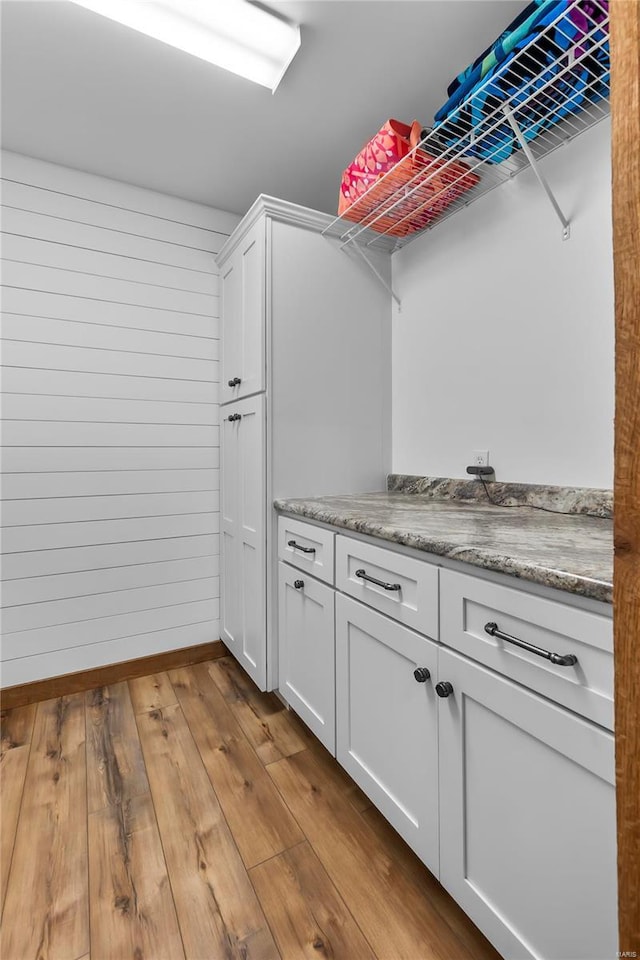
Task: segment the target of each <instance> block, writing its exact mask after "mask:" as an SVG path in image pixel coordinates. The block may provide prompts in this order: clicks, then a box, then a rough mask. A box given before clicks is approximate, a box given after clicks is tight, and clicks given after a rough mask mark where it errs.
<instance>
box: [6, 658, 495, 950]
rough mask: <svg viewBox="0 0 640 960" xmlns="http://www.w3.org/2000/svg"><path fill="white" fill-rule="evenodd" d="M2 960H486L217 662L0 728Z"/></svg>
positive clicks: (271, 713) (309, 744) (279, 713)
mask: <svg viewBox="0 0 640 960" xmlns="http://www.w3.org/2000/svg"><path fill="white" fill-rule="evenodd" d="M0 775H1V780H0V785H1V786H0V814H1V817H2V819H1V835H0V837H1V845H0V855H1V861H0V882H1V883H2V892H1V897H2V901H1V902H2V903H3V916H2V934H1V941H0V956H1V957H2V958H3V960H129V958H131V960H235V958H237V960H240V958H243V960H277V958H282V960H306V958H308V960H311V958H318V957H325V958H332V960H376V958H377V960H499V958H498V954H497V953H496V952H495V951H494V950H493V948H492V947H491V946H490V945H489V943H488V942H487V941H486V940H485V939H484V937H483V936H482V935H481V934H480V933H479V931H478V930H477V929H476V928H475V927H474V926H473V924H472V923H471V921H470V920H468V918H467V917H466V916H465V915H464V913H463V912H462V911H461V910H460V909H459V908H458V907H457V906H456V904H455V903H454V902H453V900H451V898H450V897H449V896H448V894H447V893H446V892H445V891H444V889H443V888H442V887H441V886H440V884H439V883H438V882H437V881H436V880H435V878H434V877H433V876H432V875H431V874H430V873H429V871H428V870H427V869H426V868H425V867H424V866H423V865H422V864H421V863H420V862H419V861H418V859H417V858H416V857H415V856H414V854H413V853H412V852H411V850H410V849H409V848H408V847H407V846H406V844H405V843H404V842H403V841H402V840H401V839H400V838H399V837H398V835H397V834H396V833H395V832H394V831H393V830H392V829H391V828H390V827H389V825H388V824H387V823H386V822H385V821H384V819H383V818H382V817H381V816H380V814H379V813H378V812H377V810H376V809H375V808H374V807H372V806H371V804H370V803H369V801H368V800H367V798H366V797H365V796H364V794H363V793H362V792H361V791H360V790H359V789H358V787H357V786H356V785H355V784H354V783H353V781H352V780H351V779H350V778H349V777H348V776H347V775H346V774H345V772H344V771H343V770H342V768H341V767H340V766H339V765H338V764H337V763H336V762H335V761H334V760H333V758H332V757H331V756H330V755H329V754H328V753H327V751H326V750H325V749H324V748H323V747H322V746H321V745H320V744H319V743H318V741H317V740H316V739H315V738H314V737H313V736H312V734H311V733H310V732H309V731H308V730H307V729H306V727H305V726H304V725H303V724H302V723H301V722H300V720H299V719H298V718H297V717H296V715H295V714H294V713H292V712H290V711H288V710H286V709H285V708H284V707H283V705H282V703H281V702H280V701H279V700H278V698H277V697H276V696H274V695H273V694H261V693H260V692H259V691H258V690H257V688H256V687H255V686H254V684H253V683H252V682H251V680H250V679H249V678H248V677H247V676H246V674H244V673H243V671H242V670H241V668H240V667H238V665H237V664H236V662H235V661H234V660H233V659H231V658H230V657H225V658H223V659H221V660H217V661H215V662H211V663H200V664H196V665H194V666H189V667H181V668H179V669H174V670H171V671H170V672H169V673H162V674H156V675H153V676H149V677H141V678H138V679H134V680H129V681H128V682H124V681H123V682H120V683H115V684H113V685H112V686H108V687H100V688H98V689H96V690H90V691H88V692H86V693H78V694H73V695H71V696H68V697H62V698H59V699H56V700H48V701H45V702H42V703H39V704H37V705H36V704H32V705H29V706H24V707H16V708H14V709H13V710H10V711H8V712H6V714H4V715H3V717H2V743H1V749H0Z"/></svg>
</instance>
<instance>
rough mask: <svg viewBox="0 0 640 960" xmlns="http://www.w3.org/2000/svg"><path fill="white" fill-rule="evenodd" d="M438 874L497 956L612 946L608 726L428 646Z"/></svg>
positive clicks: (582, 959)
mask: <svg viewBox="0 0 640 960" xmlns="http://www.w3.org/2000/svg"><path fill="white" fill-rule="evenodd" d="M438 679H439V680H440V681H448V682H449V683H450V684H451V685H452V687H453V693H452V694H451V695H450V696H448V697H446V699H442V700H441V701H440V705H439V706H440V716H439V724H440V880H441V882H442V883H443V884H444V886H445V887H447V889H448V890H449V892H450V893H451V894H452V895H453V897H454V898H455V899H456V900H457V901H458V903H459V904H460V905H461V906H462V908H463V909H464V910H465V911H466V912H467V913H468V914H469V916H470V917H471V918H472V919H473V920H474V921H475V923H476V924H477V925H478V926H479V927H480V929H481V930H482V931H483V932H484V933H485V935H486V936H487V937H488V938H489V939H490V940H491V941H492V942H493V944H494V945H495V946H496V948H497V949H498V950H499V951H500V953H501V954H502V955H503V956H504V957H505V958H506V960H514V958H518V960H520V958H527V960H533V958H540V957H544V960H603V958H604V957H615V955H616V950H617V949H618V947H617V907H616V830H615V794H614V744H613V737H612V736H611V734H609V733H608V732H606V731H605V730H602V729H601V728H599V727H596V726H595V724H592V723H590V722H589V721H586V720H583V719H581V718H580V717H578V716H577V715H575V714H572V713H569V712H568V711H566V710H564V709H562V708H561V707H558V706H556V705H555V704H553V703H551V702H549V701H547V700H544V699H543V698H542V697H538V696H537V695H536V694H534V693H531V692H529V691H528V690H525V689H524V688H523V687H519V686H518V685H517V684H515V683H513V682H512V681H510V680H507V679H505V678H504V677H501V676H499V675H497V674H494V673H492V672H491V671H489V670H487V669H485V668H484V667H481V666H479V665H477V664H474V663H472V662H471V661H469V660H467V659H466V658H465V657H461V656H459V655H458V654H455V653H451V652H450V651H447V650H441V651H440V666H439V676H438Z"/></svg>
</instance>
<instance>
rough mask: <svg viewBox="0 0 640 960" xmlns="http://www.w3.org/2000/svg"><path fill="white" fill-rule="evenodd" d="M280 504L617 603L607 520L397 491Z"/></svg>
mask: <svg viewBox="0 0 640 960" xmlns="http://www.w3.org/2000/svg"><path fill="white" fill-rule="evenodd" d="M540 489H542V488H540ZM275 507H276V509H277V510H280V511H282V512H284V513H290V514H295V515H296V516H300V517H306V518H307V519H309V520H317V521H319V522H321V523H327V524H331V525H332V526H335V527H340V528H342V529H346V530H354V531H357V532H358V533H363V534H368V535H369V536H372V537H378V538H380V539H382V540H388V541H390V542H392V543H400V544H404V545H405V546H407V547H413V548H414V549H417V550H424V551H426V552H428V553H433V554H436V555H437V556H441V557H449V558H451V559H453V560H461V561H464V562H465V563H469V564H473V565H474V566H477V567H484V568H485V569H487V570H496V571H498V572H500V573H506V574H509V575H511V576H513V577H519V578H521V579H522V580H529V581H531V582H532V583H539V584H542V585H544V586H546V587H555V588H556V589H558V590H565V591H568V592H569V593H574V594H579V595H580V596H583V597H591V598H592V599H594V600H602V601H605V602H607V603H611V600H612V580H613V531H612V521H611V519H609V518H607V517H601V516H592V515H585V514H576V513H555V512H548V511H547V510H540V509H536V508H535V507H532V506H529V505H518V506H517V507H515V508H509V507H506V506H494V505H492V504H490V503H488V502H482V501H481V500H478V499H474V500H469V499H436V498H434V496H432V495H425V494H421V493H414V492H410V493H407V492H396V491H394V490H391V491H390V492H386V493H365V494H354V495H349V496H341V497H319V498H316V499H308V500H306V499H296V500H276V501H275Z"/></svg>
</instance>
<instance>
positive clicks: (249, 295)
mask: <svg viewBox="0 0 640 960" xmlns="http://www.w3.org/2000/svg"><path fill="white" fill-rule="evenodd" d="M265 273H266V263H265V221H264V219H263V218H262V219H260V220H259V221H258V222H257V223H256V224H254V226H253V227H252V228H251V229H250V230H248V231H247V233H246V234H245V235H244V237H243V238H242V240H241V242H240V243H239V244H238V246H237V247H236V249H235V250H234V251H233V253H232V254H231V256H230V257H229V259H228V260H227V261H226V263H225V264H224V266H223V268H222V385H221V393H220V398H221V402H222V403H227V402H228V401H230V400H239V399H241V398H242V397H247V396H249V395H250V394H254V393H259V392H260V391H262V390H264V389H265ZM230 382H231V383H230Z"/></svg>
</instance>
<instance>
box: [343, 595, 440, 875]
mask: <svg viewBox="0 0 640 960" xmlns="http://www.w3.org/2000/svg"><path fill="white" fill-rule="evenodd" d="M437 653H438V647H437V644H435V643H433V642H432V641H431V640H427V639H426V638H425V637H421V636H420V635H419V634H417V633H414V632H413V630H409V629H408V628H407V627H404V626H402V625H401V624H400V623H396V622H394V621H393V620H390V619H389V618H388V617H385V616H383V615H382V614H380V613H377V612H376V611H375V610H371V609H369V608H368V607H365V606H363V605H362V604H361V603H358V602H357V601H356V600H352V599H351V598H349V597H345V596H343V595H342V594H337V596H336V750H337V752H336V756H337V758H338V760H339V761H340V763H341V764H342V766H343V767H344V768H345V769H346V770H347V771H348V773H350V774H351V776H352V777H353V779H354V780H355V781H356V783H357V784H359V786H360V787H361V788H362V789H363V790H364V792H365V793H366V794H367V796H368V797H370V798H371V800H373V802H374V803H375V804H376V806H377V807H378V808H379V809H380V810H381V811H382V813H383V814H384V815H385V817H386V818H387V820H389V822H390V823H391V824H393V826H394V827H395V828H396V830H397V831H398V833H399V834H400V835H401V836H402V837H404V839H405V840H406V841H407V843H408V844H409V846H411V847H412V848H413V849H414V850H415V852H416V853H417V854H418V856H419V857H420V858H421V860H423V862H424V863H426V865H427V866H428V867H429V868H430V869H431V870H432V871H433V872H434V873H435V874H436V875H437V874H438V732H437V728H438V725H437V703H436V701H437V698H436V695H435V693H434V686H433V684H434V680H435V677H436V675H437ZM416 671H418V672H417V674H416Z"/></svg>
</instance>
